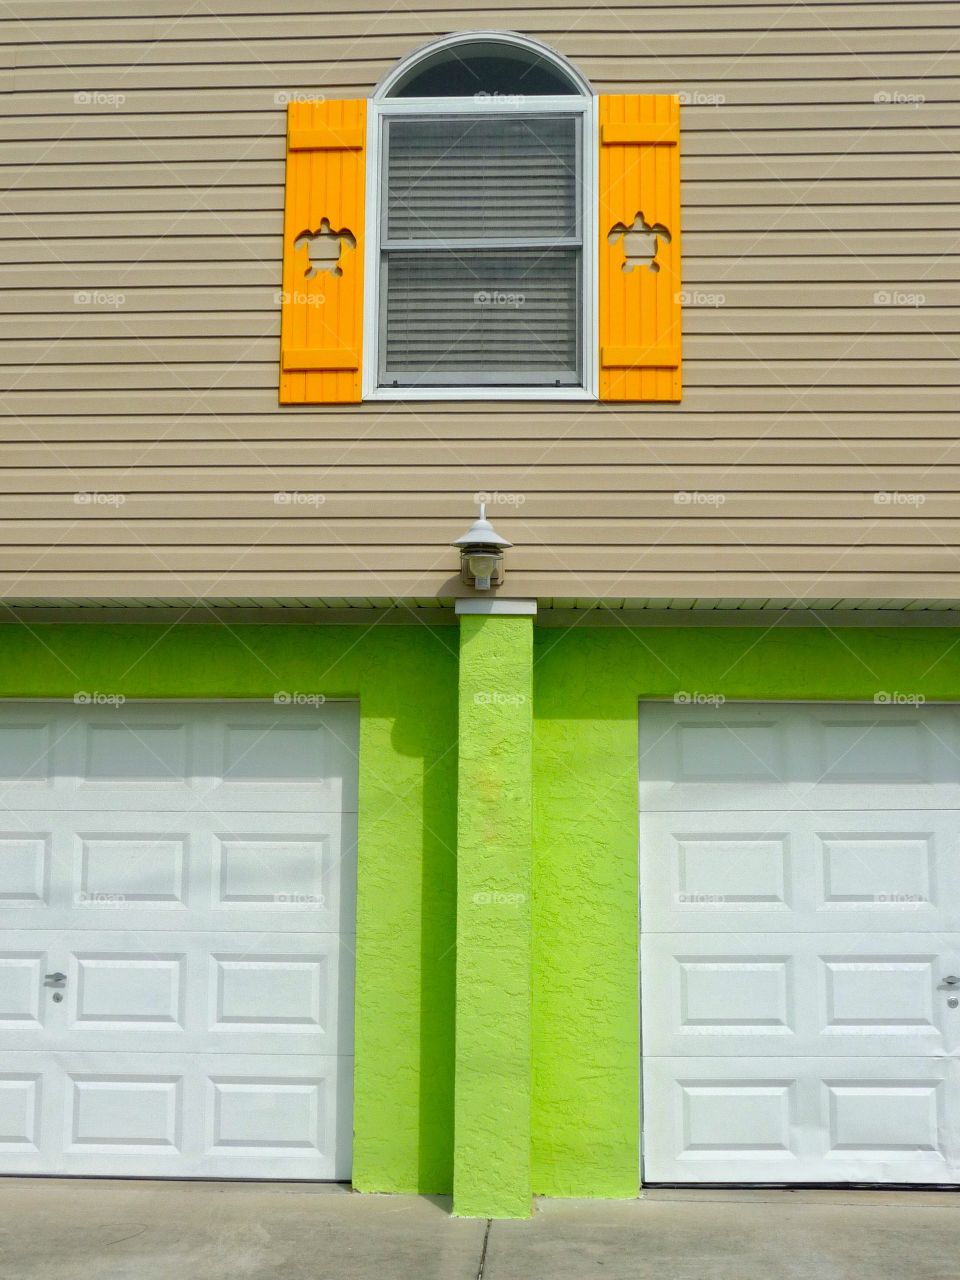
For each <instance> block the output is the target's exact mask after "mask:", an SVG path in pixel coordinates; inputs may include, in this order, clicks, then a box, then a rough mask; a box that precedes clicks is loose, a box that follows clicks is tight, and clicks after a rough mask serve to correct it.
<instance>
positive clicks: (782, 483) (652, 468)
mask: <svg viewBox="0 0 960 1280" xmlns="http://www.w3.org/2000/svg"><path fill="white" fill-rule="evenodd" d="M481 485H482V486H483V488H484V489H490V490H495V491H498V492H504V493H524V494H531V493H534V492H538V491H540V492H542V491H544V490H547V491H550V492H556V493H561V492H568V493H581V492H586V491H589V492H592V493H595V494H605V493H618V492H619V493H636V492H642V491H646V492H654V493H656V492H667V493H676V492H677V491H684V492H691V493H692V492H704V493H706V492H709V493H720V492H723V493H728V492H730V491H732V490H739V491H741V492H754V493H755V492H763V491H766V490H771V491H772V490H774V489H777V490H779V491H781V492H787V493H789V492H796V491H800V492H812V493H827V492H844V493H849V492H850V491H851V490H859V491H861V492H865V493H866V492H869V493H873V492H875V491H878V490H883V491H890V492H894V491H896V492H909V493H953V494H956V493H960V465H958V464H950V465H936V466H929V465H928V466H922V465H920V466H896V467H890V466H871V467H869V468H867V467H862V466H855V465H849V466H837V465H831V466H811V465H802V464H799V465H791V466H790V467H770V466H751V465H743V464H741V465H739V466H737V467H730V466H706V465H704V466H700V465H696V466H692V467H681V466H674V467H669V468H668V467H664V466H660V465H643V464H621V465H619V466H617V467H616V468H608V467H603V466H572V465H562V464H561V465H556V466H537V467H514V468H510V467H496V468H494V467H492V466H490V465H489V464H488V465H487V466H485V467H483V468H482V469H481V468H477V470H476V471H475V472H473V473H472V474H471V473H469V472H467V471H466V469H465V468H458V467H456V466H450V465H448V466H430V467H418V468H417V470H416V473H415V474H413V475H404V474H403V473H402V472H400V471H398V470H397V469H396V468H392V467H383V466H381V467H375V466H370V467H353V466H339V467H337V469H336V471H335V472H331V470H330V469H329V468H323V467H318V468H311V467H309V466H300V467H297V466H291V467H283V466H276V467H271V468H269V469H268V468H265V467H263V466H257V465H255V464H254V463H252V462H251V463H250V464H248V465H234V466H232V467H229V468H223V467H196V466H190V465H183V466H179V467H162V466H157V467H152V466H149V465H140V466H138V467H136V468H135V469H134V470H132V471H131V470H130V469H129V468H125V467H123V466H113V467H108V466H102V467H98V468H96V469H91V468H81V467H75V468H71V469H69V470H67V469H66V468H64V467H62V466H57V465H49V466H47V467H46V468H27V467H24V468H21V469H12V468H9V467H7V468H2V469H0V493H31V492H44V493H74V492H77V491H79V490H83V491H94V490H110V491H111V492H119V491H123V492H128V491H130V490H136V491H139V492H153V493H156V492H163V491H168V490H173V491H177V492H188V493H202V492H207V491H210V490H221V491H222V492H224V493H229V492H271V493H273V492H277V491H284V492H295V491H296V492H308V491H309V492H317V493H328V492H330V491H331V489H335V490H336V492H338V493H349V492H360V493H368V494H369V493H373V494H376V493H388V492H394V493H395V492H411V491H413V492H417V491H418V490H419V491H422V492H424V493H426V492H434V493H436V492H438V491H440V492H443V491H444V490H446V489H459V490H460V491H461V492H476V491H477V490H478V489H479V488H480V486H481Z"/></svg>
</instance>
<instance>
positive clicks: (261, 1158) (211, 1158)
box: [0, 1052, 353, 1179]
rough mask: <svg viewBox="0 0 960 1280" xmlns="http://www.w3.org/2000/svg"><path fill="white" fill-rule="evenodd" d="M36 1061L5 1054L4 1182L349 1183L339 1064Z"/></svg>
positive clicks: (177, 1057)
mask: <svg viewBox="0 0 960 1280" xmlns="http://www.w3.org/2000/svg"><path fill="white" fill-rule="evenodd" d="M40 1058H41V1055H39V1054H18V1055H11V1058H10V1061H9V1069H8V1070H7V1072H6V1074H5V1075H0V1126H2V1133H3V1134H5V1135H7V1136H6V1138H3V1137H0V1152H2V1154H3V1163H4V1169H5V1171H6V1172H8V1173H35V1172H44V1173H59V1174H80V1175H82V1174H87V1175H108V1174H109V1175H112V1176H116V1177H123V1176H129V1177H143V1176H154V1177H157V1176H159V1177H163V1176H170V1177H228V1178H229V1177H249V1176H250V1170H251V1168H255V1169H256V1171H257V1174H258V1176H261V1177H264V1178H297V1177H306V1178H337V1179H342V1178H348V1177H349V1174H350V1160H349V1147H350V1144H349V1133H348V1132H347V1131H346V1130H347V1126H348V1121H347V1120H344V1109H345V1106H344V1104H345V1102H347V1103H348V1102H349V1101H350V1094H351V1074H352V1066H353V1064H352V1060H351V1059H350V1058H349V1057H336V1056H331V1057H320V1058H311V1059H309V1060H306V1061H305V1060H302V1059H301V1060H297V1059H294V1060H292V1061H285V1060H283V1059H278V1058H276V1057H275V1056H259V1055H252V1056H251V1055H242V1054H236V1055H229V1054H226V1055H225V1054H219V1055H184V1054H164V1055H158V1056H156V1057H154V1058H150V1059H148V1058H147V1057H146V1056H145V1055H143V1054H114V1053H110V1054H104V1053H76V1052H74V1053H58V1054H54V1055H45V1058H46V1060H45V1062H44V1063H41V1061H40ZM4 1086H9V1088H5V1087H4ZM41 1101H42V1105H41ZM346 1113H347V1115H348V1116H349V1114H350V1111H349V1108H347V1109H346Z"/></svg>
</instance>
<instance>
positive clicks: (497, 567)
mask: <svg viewBox="0 0 960 1280" xmlns="http://www.w3.org/2000/svg"><path fill="white" fill-rule="evenodd" d="M453 545H454V546H455V547H456V548H457V549H458V551H459V552H460V576H461V577H462V578H463V581H464V582H465V583H466V585H467V586H468V587H474V588H476V590H477V591H490V590H491V589H492V588H493V587H499V586H500V584H501V583H502V582H503V552H504V548H505V547H512V546H513V543H512V542H508V541H507V539H506V538H501V536H500V534H499V533H497V531H496V529H494V527H493V525H492V524H491V523H490V521H489V520H488V519H487V516H486V504H485V503H482V502H481V504H480V517H479V519H477V520H474V522H473V524H472V525H471V526H470V528H469V529H468V530H467V532H466V533H465V534H464V535H463V537H462V538H457V540H456V542H455V543H454V544H453Z"/></svg>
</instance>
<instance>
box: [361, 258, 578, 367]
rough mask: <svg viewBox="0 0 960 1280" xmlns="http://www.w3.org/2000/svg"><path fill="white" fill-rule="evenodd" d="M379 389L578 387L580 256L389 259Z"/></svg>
mask: <svg viewBox="0 0 960 1280" xmlns="http://www.w3.org/2000/svg"><path fill="white" fill-rule="evenodd" d="M385 268H386V269H385V276H386V288H385V296H384V298H383V300H382V305H383V306H384V307H385V317H384V329H385V334H384V336H383V341H382V343H381V352H382V356H381V358H382V364H383V368H382V373H381V381H382V382H383V383H384V384H385V385H386V386H391V385H397V386H407V385H411V384H427V385H429V384H430V383H435V384H441V385H442V384H443V383H449V384H452V385H456V384H457V383H461V384H469V383H470V382H471V381H474V382H480V383H488V384H490V385H497V384H500V385H524V384H526V385H546V386H552V385H557V384H560V385H571V384H574V383H577V382H579V380H580V374H579V342H578V329H579V316H580V251H579V250H578V249H526V250H506V251H504V250H473V249H471V250H456V251H450V250H423V251H419V252H410V251H407V252H404V251H402V250H393V251H391V252H389V253H387V254H386V255H385Z"/></svg>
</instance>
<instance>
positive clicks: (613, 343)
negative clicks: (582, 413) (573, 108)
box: [600, 94, 681, 400]
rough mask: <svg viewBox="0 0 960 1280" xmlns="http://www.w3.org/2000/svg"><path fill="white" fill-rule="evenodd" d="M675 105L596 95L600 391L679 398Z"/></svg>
mask: <svg viewBox="0 0 960 1280" xmlns="http://www.w3.org/2000/svg"><path fill="white" fill-rule="evenodd" d="M680 287H681V286H680V105H679V103H678V101H677V99H676V98H675V97H672V96H669V95H667V94H645V95H640V94H624V95H615V96H612V95H604V96H601V98H600V399H601V400H679V399H680Z"/></svg>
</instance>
